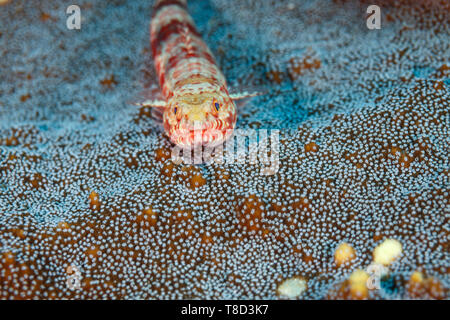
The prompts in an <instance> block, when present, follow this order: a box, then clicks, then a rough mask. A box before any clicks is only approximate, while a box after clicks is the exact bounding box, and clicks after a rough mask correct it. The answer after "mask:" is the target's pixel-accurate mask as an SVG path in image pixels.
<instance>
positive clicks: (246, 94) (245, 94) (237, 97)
mask: <svg viewBox="0 0 450 320" xmlns="http://www.w3.org/2000/svg"><path fill="white" fill-rule="evenodd" d="M263 94H264V93H262V92H247V91H244V92H239V93H231V94H230V98H231V99H233V100H241V99H245V98H251V97H256V96H260V95H263Z"/></svg>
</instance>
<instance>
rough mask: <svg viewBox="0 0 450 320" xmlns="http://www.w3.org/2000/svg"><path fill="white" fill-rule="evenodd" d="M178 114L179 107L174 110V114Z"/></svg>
mask: <svg viewBox="0 0 450 320" xmlns="http://www.w3.org/2000/svg"><path fill="white" fill-rule="evenodd" d="M177 112H178V107H174V108H173V113H174V114H175V115H176V114H177Z"/></svg>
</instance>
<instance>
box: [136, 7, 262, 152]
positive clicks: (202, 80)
mask: <svg viewBox="0 0 450 320" xmlns="http://www.w3.org/2000/svg"><path fill="white" fill-rule="evenodd" d="M150 40H151V48H152V54H153V58H154V64H155V68H156V72H157V75H158V77H159V85H160V88H161V91H162V96H163V99H161V100H150V101H145V102H143V103H141V104H140V105H143V106H148V107H157V108H161V109H160V110H161V111H162V115H161V118H162V122H163V126H164V131H165V133H166V134H167V135H168V137H169V138H170V140H171V141H172V142H173V143H175V144H176V145H178V146H180V147H182V148H193V147H195V146H197V145H202V146H215V145H218V144H220V143H223V142H224V141H225V140H226V139H228V138H229V137H230V136H231V135H232V132H233V129H234V127H235V125H236V118H237V112H236V104H235V102H234V100H236V99H242V98H246V97H251V96H254V95H257V93H251V94H250V93H247V92H244V93H240V94H230V93H229V92H228V89H227V83H226V80H225V77H224V75H223V74H222V72H221V71H220V69H219V67H218V66H217V63H216V59H215V58H214V56H213V53H212V52H211V50H210V49H209V48H208V46H207V45H206V43H205V42H204V41H203V40H202V38H201V35H200V34H199V32H198V31H197V28H196V26H195V23H194V21H193V19H192V17H191V16H190V15H189V13H188V11H187V1H186V0H160V1H156V3H155V4H154V9H153V16H152V19H151V23H150ZM199 135H200V139H199V138H198V136H199Z"/></svg>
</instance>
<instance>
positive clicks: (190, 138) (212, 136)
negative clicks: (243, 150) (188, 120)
mask: <svg viewBox="0 0 450 320" xmlns="http://www.w3.org/2000/svg"><path fill="white" fill-rule="evenodd" d="M232 134H233V127H231V126H230V127H229V128H224V129H214V128H200V129H198V128H195V129H194V128H192V129H178V130H174V131H173V132H172V134H171V135H170V139H171V141H172V142H173V143H175V144H176V145H178V146H179V147H182V148H183V149H192V148H194V147H196V146H203V147H211V148H213V147H216V146H218V145H220V144H222V143H224V142H225V141H226V140H227V139H228V138H229V137H230V136H231V135H232Z"/></svg>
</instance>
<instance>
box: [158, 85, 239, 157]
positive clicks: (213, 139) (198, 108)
mask: <svg viewBox="0 0 450 320" xmlns="http://www.w3.org/2000/svg"><path fill="white" fill-rule="evenodd" d="M236 117H237V116H236V105H235V103H234V101H233V100H232V99H231V98H230V97H229V95H228V94H226V93H222V92H205V93H199V94H184V95H180V96H174V97H172V98H171V99H170V100H169V101H168V103H167V107H166V108H165V111H164V115H163V121H164V130H165V132H166V133H167V135H168V136H169V138H170V140H171V141H172V142H173V143H175V144H176V145H178V146H180V147H182V148H184V149H191V148H193V147H195V146H197V145H202V146H209V147H214V146H217V145H219V144H222V143H223V142H225V141H226V140H227V139H228V138H229V137H230V136H231V135H232V133H233V129H234V127H235V125H236Z"/></svg>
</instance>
